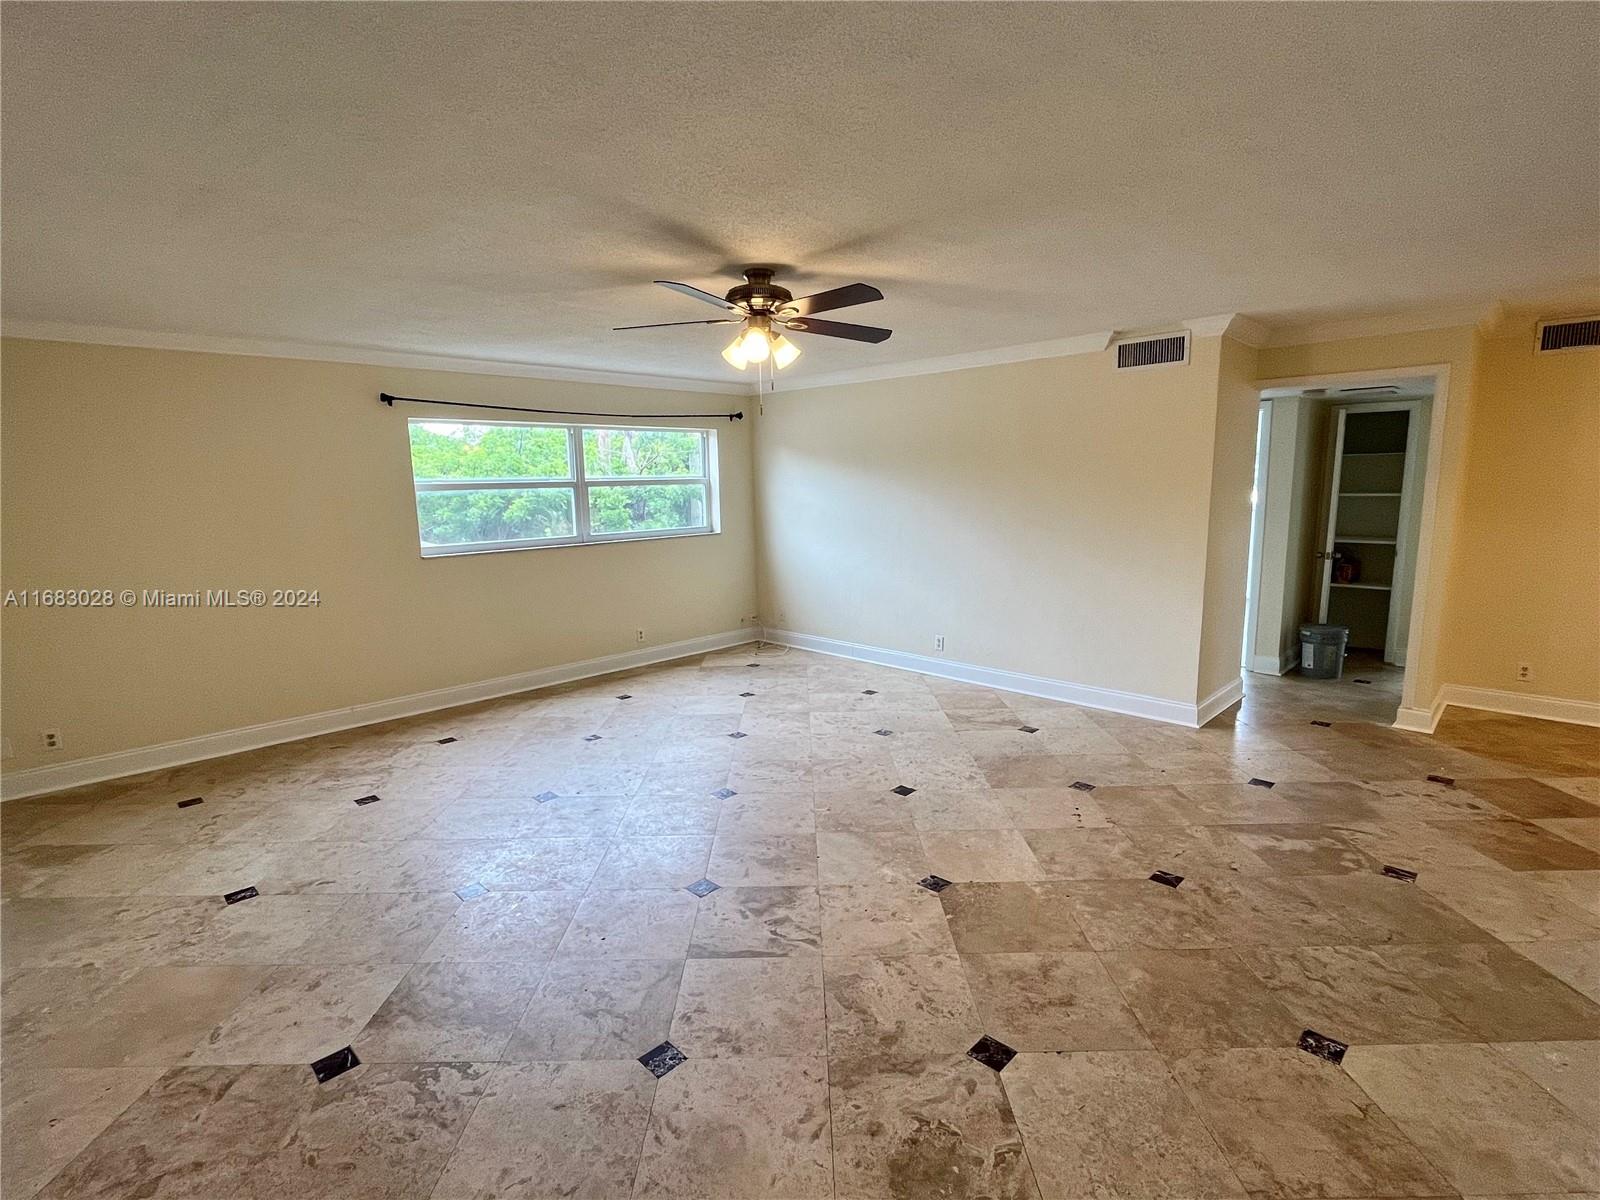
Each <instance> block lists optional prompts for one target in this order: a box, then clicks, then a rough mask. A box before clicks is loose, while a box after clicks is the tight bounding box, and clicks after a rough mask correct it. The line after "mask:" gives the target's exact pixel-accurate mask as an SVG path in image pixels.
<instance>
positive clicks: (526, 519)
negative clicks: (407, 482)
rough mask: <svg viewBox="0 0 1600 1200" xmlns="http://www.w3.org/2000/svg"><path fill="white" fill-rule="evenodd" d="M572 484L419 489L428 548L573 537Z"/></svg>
mask: <svg viewBox="0 0 1600 1200" xmlns="http://www.w3.org/2000/svg"><path fill="white" fill-rule="evenodd" d="M575 512H576V506H575V505H574V503H573V489H572V488H498V489H488V488H486V489H484V490H482V491H476V490H475V491H460V492H418V493H417V524H418V526H420V528H421V530H422V548H423V549H424V550H426V549H427V548H428V547H430V546H461V545H465V544H467V543H469V542H512V541H520V540H524V539H527V538H569V537H572V536H573V533H574V531H575V530H576V528H577V521H576V517H575Z"/></svg>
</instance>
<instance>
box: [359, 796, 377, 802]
mask: <svg viewBox="0 0 1600 1200" xmlns="http://www.w3.org/2000/svg"><path fill="white" fill-rule="evenodd" d="M382 799H383V797H382V796H357V797H356V803H357V804H376V803H377V802H378V801H379V800H382Z"/></svg>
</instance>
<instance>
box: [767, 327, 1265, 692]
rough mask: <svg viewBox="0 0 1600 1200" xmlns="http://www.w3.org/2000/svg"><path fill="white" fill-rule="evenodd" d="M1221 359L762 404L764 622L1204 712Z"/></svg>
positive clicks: (898, 382) (999, 374)
mask: <svg viewBox="0 0 1600 1200" xmlns="http://www.w3.org/2000/svg"><path fill="white" fill-rule="evenodd" d="M1222 358H1223V354H1222V340H1221V339H1218V338H1214V337H1213V338H1196V339H1194V344H1193V350H1192V361H1191V362H1190V363H1189V364H1188V365H1187V366H1185V367H1181V368H1164V369H1152V370H1140V371H1117V370H1115V368H1114V365H1113V364H1114V362H1115V358H1114V355H1113V354H1112V353H1110V352H1106V353H1101V354H1084V355H1075V356H1072V357H1067V358H1056V359H1044V360H1035V361H1031V362H1022V363H1011V364H1007V365H1003V366H994V367H983V368H975V369H972V370H966V371H955V372H949V373H945V374H940V375H922V376H914V377H910V378H904V379H893V380H884V381H881V382H875V383H863V384H854V385H840V386H836V387H828V388H816V389H808V390H803V391H796V392H793V393H788V394H785V393H783V392H781V391H780V392H778V393H777V394H776V395H772V396H769V397H767V399H766V401H765V414H764V415H763V416H762V417H761V418H760V421H759V423H758V427H757V438H756V441H757V446H756V460H757V467H756V480H757V489H758V496H759V500H758V504H757V511H758V514H759V519H760V523H761V538H760V543H761V585H762V616H763V619H764V620H765V621H766V622H767V623H768V624H771V625H774V626H777V627H779V628H783V629H789V630H794V631H798V632H802V633H808V634H814V635H819V636H822V637H827V638H834V639H840V640H843V641H848V642H857V643H862V644H865V645H869V646H875V647H882V648H886V649H892V650H900V651H908V652H911V653H916V654H925V655H932V654H933V653H934V649H933V639H934V637H935V635H939V634H943V635H944V636H945V637H946V638H947V639H948V640H947V643H946V649H945V656H946V657H947V658H949V659H951V660H954V661H958V662H964V663H976V664H981V665H983V666H987V667H995V668H1000V669H1003V670H1011V671H1020V672H1025V673H1028V674H1031V675H1039V676H1044V677H1047V678H1051V679H1057V680H1064V681H1067V682H1070V683H1075V684H1084V685H1089V686H1094V687H1102V688H1111V689H1115V690H1118V691H1124V692H1132V693H1137V694H1140V695H1145V696H1154V697H1159V698H1163V699H1168V700H1175V701H1179V702H1181V703H1187V704H1192V703H1194V701H1195V699H1196V689H1197V664H1198V662H1199V659H1200V653H1201V633H1202V613H1203V607H1204V601H1205V597H1206V593H1207V581H1206V555H1207V542H1208V536H1209V534H1210V533H1211V528H1210V508H1211V495H1212V487H1213V473H1212V449H1213V446H1214V444H1215V441H1216V438H1217V436H1218V422H1217V380H1218V374H1219V370H1220V369H1221V366H1222ZM1228 369H1229V371H1230V373H1231V374H1232V375H1237V374H1238V373H1239V372H1240V371H1242V370H1243V369H1244V368H1243V367H1242V366H1241V365H1240V363H1239V360H1238V359H1237V358H1235V357H1230V358H1229V363H1228ZM1239 408H1240V410H1241V411H1246V410H1248V411H1247V414H1246V415H1247V419H1246V420H1245V422H1244V424H1245V425H1246V426H1248V428H1247V429H1246V430H1245V438H1246V440H1247V441H1248V442H1249V443H1252V444H1253V441H1254V424H1253V417H1251V416H1250V415H1249V414H1252V413H1253V404H1252V405H1245V404H1242V403H1241V404H1240V405H1239ZM1232 423H1233V421H1232V416H1231V414H1230V420H1229V424H1230V426H1231V424H1232ZM1197 447H1200V448H1202V450H1203V452H1201V453H1196V448H1197ZM1243 461H1244V464H1245V466H1244V476H1243V479H1244V482H1243V485H1242V486H1243V497H1244V503H1245V504H1246V508H1245V510H1244V533H1243V534H1242V535H1240V536H1241V537H1242V538H1245V539H1247V538H1248V521H1249V516H1248V507H1247V505H1248V495H1249V487H1250V484H1249V465H1248V451H1246V452H1245V455H1244V459H1243ZM1229 462H1230V474H1229V477H1228V482H1227V483H1226V485H1225V487H1224V491H1226V492H1228V493H1229V499H1230V501H1235V502H1236V501H1239V500H1240V496H1239V495H1238V494H1237V493H1238V488H1239V481H1238V480H1237V479H1234V478H1233V475H1234V474H1237V472H1232V471H1231V467H1232V466H1234V465H1236V464H1234V463H1233V459H1232V456H1231V455H1230V459H1229ZM1236 506H1237V505H1236ZM1244 548H1245V547H1243V545H1242V543H1241V547H1240V548H1239V551H1238V552H1239V553H1242V552H1243V549H1244ZM1228 553H1229V554H1230V555H1231V556H1233V557H1237V553H1235V550H1234V548H1233V547H1232V546H1231V542H1230V546H1229V550H1228ZM1237 565H1238V572H1237V579H1235V580H1233V581H1232V584H1231V594H1230V599H1229V603H1230V605H1232V606H1233V607H1235V608H1237V609H1238V610H1239V611H1238V613H1237V614H1235V615H1233V616H1231V617H1224V616H1222V615H1219V616H1218V625H1217V628H1218V630H1219V631H1220V630H1223V627H1224V626H1225V625H1226V624H1227V623H1228V622H1229V621H1231V622H1232V625H1233V634H1232V638H1233V650H1232V653H1233V655H1234V668H1235V669H1237V656H1238V648H1239V637H1240V630H1239V620H1240V619H1242V606H1243V592H1244V563H1243V559H1242V558H1240V559H1239V562H1238V564H1237ZM1217 588H1218V590H1219V592H1221V591H1225V590H1227V589H1225V588H1224V587H1223V584H1222V583H1221V582H1220V577H1219V582H1218V583H1217ZM1220 612H1221V610H1220V609H1219V614H1220ZM1219 636H1220V634H1219Z"/></svg>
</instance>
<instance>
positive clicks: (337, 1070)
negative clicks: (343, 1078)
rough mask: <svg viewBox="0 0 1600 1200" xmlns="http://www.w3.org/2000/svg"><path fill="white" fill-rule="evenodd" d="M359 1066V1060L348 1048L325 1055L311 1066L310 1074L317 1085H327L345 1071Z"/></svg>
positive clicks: (353, 1051) (352, 1050)
mask: <svg viewBox="0 0 1600 1200" xmlns="http://www.w3.org/2000/svg"><path fill="white" fill-rule="evenodd" d="M360 1065H361V1060H360V1059H359V1058H357V1057H356V1052H355V1050H354V1049H352V1048H351V1047H349V1046H346V1047H345V1048H344V1049H342V1050H335V1051H334V1052H333V1053H332V1054H325V1055H323V1056H322V1057H321V1058H319V1059H317V1061H316V1062H314V1063H312V1064H311V1073H312V1074H313V1075H315V1076H316V1077H317V1082H318V1083H327V1082H328V1080H330V1079H336V1078H338V1077H339V1076H340V1075H343V1074H344V1073H345V1072H346V1071H349V1070H353V1069H354V1068H356V1067H359V1066H360Z"/></svg>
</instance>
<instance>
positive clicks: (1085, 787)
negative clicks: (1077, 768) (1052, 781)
mask: <svg viewBox="0 0 1600 1200" xmlns="http://www.w3.org/2000/svg"><path fill="white" fill-rule="evenodd" d="M1069 786H1071V787H1073V788H1076V789H1077V790H1078V791H1080V792H1092V791H1094V784H1092V783H1085V782H1084V781H1083V780H1081V779H1080V780H1078V781H1077V782H1076V783H1074V784H1070V785H1069Z"/></svg>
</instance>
